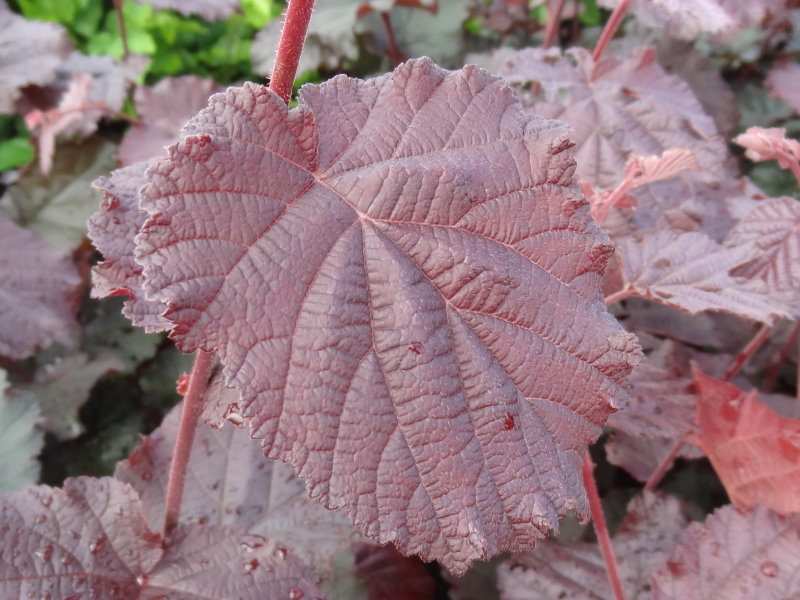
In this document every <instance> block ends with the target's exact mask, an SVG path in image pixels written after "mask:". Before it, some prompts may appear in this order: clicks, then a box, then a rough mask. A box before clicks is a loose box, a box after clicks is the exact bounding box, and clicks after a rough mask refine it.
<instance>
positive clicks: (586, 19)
mask: <svg viewBox="0 0 800 600" xmlns="http://www.w3.org/2000/svg"><path fill="white" fill-rule="evenodd" d="M582 2H583V10H582V11H581V14H580V15H579V16H578V19H579V20H580V22H581V24H583V25H588V26H589V27H596V26H597V25H600V24H602V23H603V22H604V21H605V19H604V18H603V14H602V13H601V12H600V9H599V8H598V7H597V1H596V0H582Z"/></svg>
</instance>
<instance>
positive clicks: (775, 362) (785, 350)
mask: <svg viewBox="0 0 800 600" xmlns="http://www.w3.org/2000/svg"><path fill="white" fill-rule="evenodd" d="M798 334H800V321H798V322H797V323H796V324H795V326H794V329H792V333H790V334H789V337H788V338H787V339H786V341H785V342H784V343H783V346H781V348H780V350H778V351H777V352H776V353H775V357H774V358H773V359H772V366H770V368H769V371H767V379H766V381H765V382H764V391H765V392H767V393H770V392H772V390H773V389H775V382H776V381H777V380H778V375H780V372H781V366H782V365H783V363H785V362H786V361H787V360H788V359H789V354H791V353H792V348H794V345H795V344H796V343H797V340H798ZM798 373H800V369H798Z"/></svg>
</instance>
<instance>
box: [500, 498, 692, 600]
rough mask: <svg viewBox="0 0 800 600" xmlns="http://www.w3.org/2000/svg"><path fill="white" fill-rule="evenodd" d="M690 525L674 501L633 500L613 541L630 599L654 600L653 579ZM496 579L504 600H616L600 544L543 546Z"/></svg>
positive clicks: (513, 561) (503, 568)
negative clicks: (651, 588)
mask: <svg viewBox="0 0 800 600" xmlns="http://www.w3.org/2000/svg"><path fill="white" fill-rule="evenodd" d="M686 523H687V519H686V515H685V514H684V510H683V506H682V505H681V503H680V501H679V500H677V499H676V498H674V497H669V496H657V495H655V494H653V493H651V492H644V493H643V494H642V495H640V496H637V497H635V498H634V499H633V500H631V502H630V504H629V505H628V513H627V516H626V518H625V520H624V521H623V522H622V524H621V525H620V527H619V530H618V531H617V534H616V535H615V536H614V540H613V545H614V554H615V556H616V558H617V562H618V565H619V574H620V582H621V583H622V587H623V590H624V592H625V597H626V598H628V599H629V600H650V598H651V593H650V577H651V575H652V574H653V573H654V572H655V570H656V569H658V568H659V567H660V566H661V565H662V564H663V563H664V561H665V560H666V559H667V557H668V556H669V555H670V554H671V553H672V551H673V550H674V548H675V546H676V545H677V544H678V542H679V541H680V538H681V534H682V529H683V527H685V525H686ZM498 577H499V587H500V597H501V598H502V599H503V600H553V599H554V598H560V599H563V600H607V599H608V598H612V597H613V595H612V592H611V588H610V587H609V584H608V574H607V573H606V569H605V565H604V562H603V558H602V556H601V555H600V549H599V548H598V546H597V545H596V544H587V543H584V542H575V543H571V544H564V543H558V542H543V543H541V544H539V545H537V547H536V548H534V549H533V550H532V551H531V552H529V553H527V554H524V555H517V556H514V557H512V558H511V559H510V560H508V561H506V562H504V563H503V564H502V565H501V566H500V568H499V569H498ZM686 598H693V596H691V595H689V596H686Z"/></svg>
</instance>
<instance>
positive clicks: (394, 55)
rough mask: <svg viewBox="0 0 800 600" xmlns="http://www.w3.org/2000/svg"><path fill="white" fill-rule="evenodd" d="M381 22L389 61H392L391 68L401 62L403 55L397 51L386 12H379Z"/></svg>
mask: <svg viewBox="0 0 800 600" xmlns="http://www.w3.org/2000/svg"><path fill="white" fill-rule="evenodd" d="M381 21H383V28H384V29H385V30H386V41H387V43H388V45H389V60H391V61H392V66H394V67H396V66H398V65H399V64H400V63H401V62H403V55H402V54H400V50H398V49H397V40H396V39H395V37H394V29H393V28H392V19H391V17H390V16H389V13H388V12H385V11H381Z"/></svg>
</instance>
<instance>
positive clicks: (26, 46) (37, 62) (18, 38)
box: [0, 3, 70, 113]
mask: <svg viewBox="0 0 800 600" xmlns="http://www.w3.org/2000/svg"><path fill="white" fill-rule="evenodd" d="M69 46H70V43H69V39H68V38H67V35H66V31H65V30H64V28H63V27H61V26H60V25H56V24H55V23H42V22H39V21H29V20H27V19H24V18H23V17H20V16H19V15H17V14H14V13H13V12H11V10H10V9H9V8H8V7H6V5H5V3H3V4H0V113H12V112H14V100H16V98H17V97H18V96H19V88H21V87H22V86H24V85H27V84H30V83H37V84H40V85H41V84H46V83H48V82H50V81H51V80H52V79H53V78H54V77H55V74H56V67H58V65H59V63H60V62H61V60H62V57H63V56H64V55H65V54H66V53H67V52H69Z"/></svg>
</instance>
